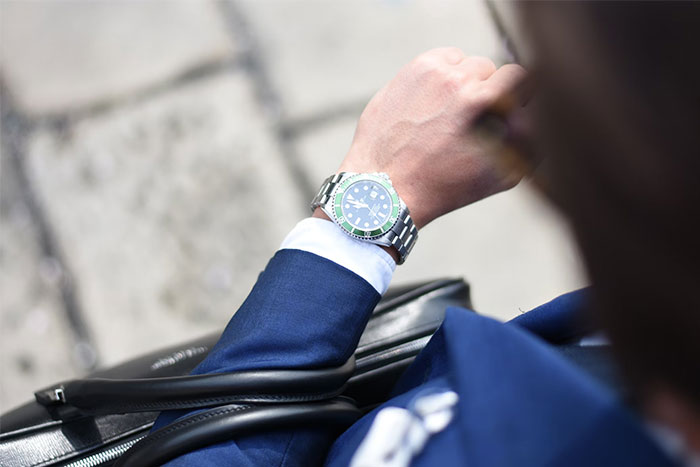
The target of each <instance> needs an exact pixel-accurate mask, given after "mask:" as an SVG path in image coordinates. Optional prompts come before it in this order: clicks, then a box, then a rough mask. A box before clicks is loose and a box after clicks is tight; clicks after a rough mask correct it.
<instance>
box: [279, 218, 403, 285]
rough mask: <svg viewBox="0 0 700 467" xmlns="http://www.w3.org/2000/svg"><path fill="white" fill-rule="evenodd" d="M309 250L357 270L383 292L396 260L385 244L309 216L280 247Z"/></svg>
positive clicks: (359, 274) (355, 271) (392, 272)
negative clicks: (369, 240)
mask: <svg viewBox="0 0 700 467" xmlns="http://www.w3.org/2000/svg"><path fill="white" fill-rule="evenodd" d="M284 249H294V250H302V251H307V252H309V253H313V254H315V255H318V256H321V257H323V258H326V259H327V260H330V261H333V262H334V263H336V264H338V265H340V266H343V267H344V268H346V269H349V270H350V271H352V272H354V273H355V274H357V275H358V276H360V277H361V278H363V279H364V280H366V281H367V282H369V283H370V284H371V285H372V287H374V289H375V290H376V291H377V292H378V293H379V295H383V294H384V292H386V290H387V288H388V287H389V282H391V278H392V276H393V275H394V270H395V269H396V263H395V262H394V259H393V258H392V257H391V255H389V253H387V252H386V251H384V250H383V249H382V248H381V247H379V246H377V245H373V244H371V243H366V242H362V241H359V240H356V239H354V238H352V237H350V236H349V235H346V234H345V233H343V232H342V231H341V230H340V228H339V227H338V226H337V225H335V224H334V223H333V222H330V221H328V220H325V219H318V218H315V217H309V218H307V219H304V220H303V221H301V222H299V223H298V224H297V225H296V227H294V229H292V231H291V232H290V233H289V235H287V238H285V239H284V241H283V242H282V246H281V247H280V250H284Z"/></svg>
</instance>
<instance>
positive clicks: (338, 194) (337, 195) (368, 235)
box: [331, 174, 401, 240]
mask: <svg viewBox="0 0 700 467" xmlns="http://www.w3.org/2000/svg"><path fill="white" fill-rule="evenodd" d="M363 180H371V181H374V182H377V183H379V184H380V185H382V186H383V187H384V188H385V189H386V191H387V192H388V193H389V196H390V197H391V202H392V209H391V215H390V216H389V219H387V221H386V222H385V223H384V224H383V225H381V226H379V228H376V229H367V230H365V229H358V228H357V227H354V226H352V225H351V224H350V223H349V222H348V221H347V220H345V217H344V216H343V210H342V207H341V205H342V200H343V193H345V190H346V189H347V188H348V187H349V186H350V185H352V184H354V183H356V182H359V181H363ZM400 207H401V202H400V200H399V195H398V193H396V190H395V189H394V187H393V186H392V185H391V182H389V180H388V179H386V178H384V177H382V176H380V175H374V174H357V175H352V176H350V177H348V178H347V179H345V180H343V183H341V184H340V185H338V187H337V188H336V189H335V191H334V192H333V209H332V211H331V212H332V214H333V218H334V220H335V222H336V224H338V225H339V226H340V227H342V229H343V230H345V232H347V233H348V234H350V235H352V236H353V237H357V238H360V239H367V240H371V239H374V238H378V237H381V236H382V235H384V234H385V233H387V232H388V231H389V230H390V229H391V228H392V227H393V225H394V224H395V223H396V221H397V219H398V218H399V209H400Z"/></svg>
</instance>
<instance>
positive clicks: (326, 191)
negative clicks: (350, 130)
mask: <svg viewBox="0 0 700 467" xmlns="http://www.w3.org/2000/svg"><path fill="white" fill-rule="evenodd" d="M347 174H348V173H347V172H339V173H337V174H333V175H331V176H330V177H328V178H326V179H325V180H324V181H323V184H322V185H321V189H320V190H319V191H318V193H317V194H316V196H315V197H314V199H313V200H312V201H311V211H314V210H316V208H318V207H321V206H325V205H326V203H328V201H329V200H330V198H331V194H332V193H333V190H335V187H336V186H338V184H340V182H341V181H342V180H343V179H344V178H345V175H347ZM417 238H418V229H416V226H415V225H414V223H413V219H412V218H411V214H410V213H409V212H408V208H404V209H401V210H400V211H399V215H398V218H397V219H396V222H395V223H394V225H393V226H392V227H391V229H389V231H388V232H387V233H386V234H385V238H384V239H385V240H386V241H387V242H388V243H387V244H386V245H384V246H393V247H394V248H396V251H397V252H398V253H399V263H398V264H403V263H404V262H405V261H406V258H407V257H408V254H409V253H410V252H411V250H413V246H414V245H415V244H416V239H417ZM384 239H383V240H384ZM382 244H384V243H382Z"/></svg>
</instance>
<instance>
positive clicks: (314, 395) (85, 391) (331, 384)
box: [34, 356, 355, 420]
mask: <svg viewBox="0 0 700 467" xmlns="http://www.w3.org/2000/svg"><path fill="white" fill-rule="evenodd" d="M354 370H355V358H354V356H353V357H350V359H349V360H348V361H347V362H345V363H344V364H343V365H341V366H339V367H336V368H323V369H317V370H248V371H238V372H233V373H217V374H207V375H195V376H176V377H164V378H144V379H105V378H88V379H79V380H72V381H68V382H65V383H62V384H60V385H57V386H54V387H51V388H47V389H44V390H41V391H38V392H36V393H35V394H34V396H35V397H36V400H37V402H38V403H39V404H41V405H43V406H45V407H47V408H48V409H49V410H51V412H52V414H53V415H54V416H55V417H57V418H59V419H64V420H65V419H68V418H74V417H76V416H85V415H105V414H116V413H132V412H158V411H163V410H177V409H196V408H202V407H214V406H220V405H224V404H231V403H256V404H280V403H291V402H311V401H318V400H326V399H330V398H332V397H335V396H337V395H339V394H340V393H342V391H343V390H344V388H345V383H346V382H347V380H348V379H349V378H350V376H351V375H352V374H353V372H354Z"/></svg>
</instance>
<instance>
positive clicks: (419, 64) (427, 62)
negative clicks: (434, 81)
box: [411, 53, 439, 73]
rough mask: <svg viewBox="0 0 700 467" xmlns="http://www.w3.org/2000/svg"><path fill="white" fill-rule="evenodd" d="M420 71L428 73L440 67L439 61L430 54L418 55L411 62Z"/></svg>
mask: <svg viewBox="0 0 700 467" xmlns="http://www.w3.org/2000/svg"><path fill="white" fill-rule="evenodd" d="M411 65H412V68H413V69H414V70H415V71H417V72H418V73H428V72H432V71H435V70H437V69H438V67H439V62H438V61H437V60H436V59H435V57H433V56H431V55H429V54H427V53H426V54H422V55H419V56H418V57H416V58H415V59H414V60H413V63H412V64H411Z"/></svg>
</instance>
